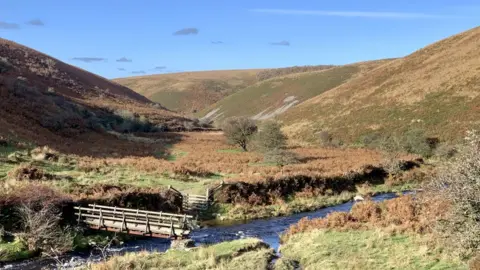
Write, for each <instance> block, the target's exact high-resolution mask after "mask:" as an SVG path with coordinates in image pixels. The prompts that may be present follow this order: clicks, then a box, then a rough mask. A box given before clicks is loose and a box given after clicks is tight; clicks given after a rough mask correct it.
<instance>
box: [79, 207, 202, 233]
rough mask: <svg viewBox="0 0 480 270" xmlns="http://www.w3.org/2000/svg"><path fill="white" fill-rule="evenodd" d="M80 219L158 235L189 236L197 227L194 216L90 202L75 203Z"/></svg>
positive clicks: (116, 229) (110, 228) (102, 226)
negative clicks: (81, 205)
mask: <svg viewBox="0 0 480 270" xmlns="http://www.w3.org/2000/svg"><path fill="white" fill-rule="evenodd" d="M74 209H75V215H76V216H77V220H78V222H80V223H85V224H86V225H87V226H88V227H90V228H91V229H95V230H105V231H113V232H122V233H127V234H135V235H143V236H150V237H159V238H170V239H182V238H188V235H189V234H190V232H191V231H192V230H194V229H196V228H197V225H196V221H195V220H194V219H193V216H191V215H187V214H183V215H182V214H171V213H164V212H154V211H143V210H138V209H128V208H119V207H111V206H104V205H95V204H89V205H88V207H80V206H78V207H75V208H74Z"/></svg>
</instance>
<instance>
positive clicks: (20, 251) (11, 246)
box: [0, 238, 34, 262]
mask: <svg viewBox="0 0 480 270" xmlns="http://www.w3.org/2000/svg"><path fill="white" fill-rule="evenodd" d="M33 255H34V254H33V253H32V252H30V251H28V249H27V247H26V246H25V244H24V243H22V242H20V241H19V240H18V238H16V239H15V241H13V242H8V243H3V242H0V262H8V261H15V260H22V259H28V258H31V257H33Z"/></svg>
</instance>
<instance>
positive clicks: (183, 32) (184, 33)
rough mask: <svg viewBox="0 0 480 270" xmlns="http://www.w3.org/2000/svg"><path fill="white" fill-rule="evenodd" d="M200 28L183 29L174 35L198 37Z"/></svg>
mask: <svg viewBox="0 0 480 270" xmlns="http://www.w3.org/2000/svg"><path fill="white" fill-rule="evenodd" d="M198 32H199V30H198V28H194V27H190V28H183V29H180V30H178V31H176V32H174V33H173V35H174V36H187V35H196V34H198Z"/></svg>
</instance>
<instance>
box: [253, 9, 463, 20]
mask: <svg viewBox="0 0 480 270" xmlns="http://www.w3.org/2000/svg"><path fill="white" fill-rule="evenodd" d="M250 11H251V12H255V13H267V14H280V15H314V16H336V17H363V18H384V19H445V18H459V17H457V16H450V15H438V14H428V13H410V12H378V11H328V10H296V9H252V10H250Z"/></svg>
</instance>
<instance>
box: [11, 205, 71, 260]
mask: <svg viewBox="0 0 480 270" xmlns="http://www.w3.org/2000/svg"><path fill="white" fill-rule="evenodd" d="M18 213H19V215H20V219H21V223H22V225H23V232H22V233H21V234H20V235H19V237H20V239H21V241H22V242H24V243H25V244H26V246H27V247H28V250H30V251H45V250H48V251H49V252H50V251H54V252H55V253H63V252H66V251H69V250H71V249H72V247H73V237H72V236H71V234H70V233H69V232H67V231H65V230H63V229H62V228H61V227H60V220H61V214H60V211H59V210H58V209H56V208H55V207H53V206H45V207H43V208H41V209H37V208H35V207H33V206H32V205H29V204H23V205H22V206H21V207H19V209H18Z"/></svg>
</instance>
